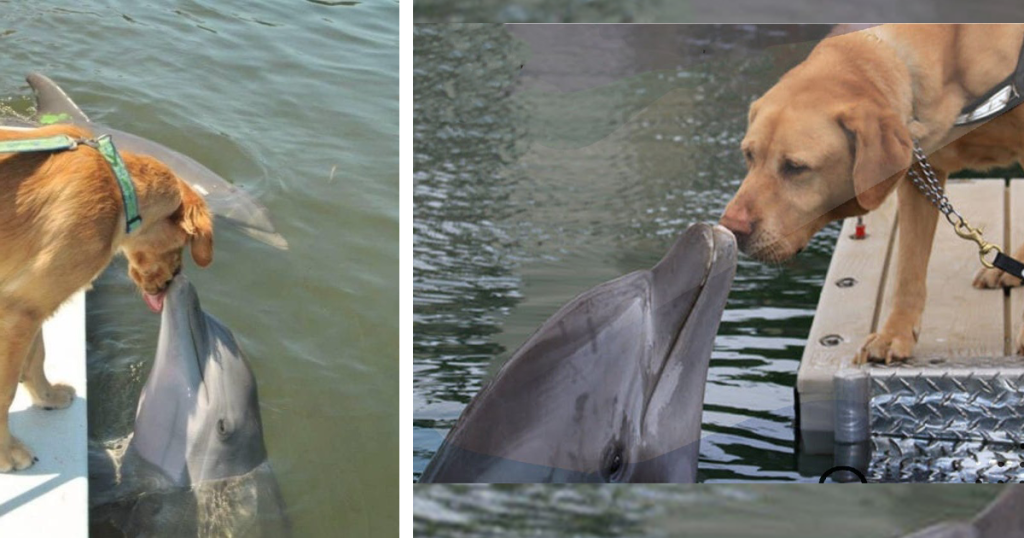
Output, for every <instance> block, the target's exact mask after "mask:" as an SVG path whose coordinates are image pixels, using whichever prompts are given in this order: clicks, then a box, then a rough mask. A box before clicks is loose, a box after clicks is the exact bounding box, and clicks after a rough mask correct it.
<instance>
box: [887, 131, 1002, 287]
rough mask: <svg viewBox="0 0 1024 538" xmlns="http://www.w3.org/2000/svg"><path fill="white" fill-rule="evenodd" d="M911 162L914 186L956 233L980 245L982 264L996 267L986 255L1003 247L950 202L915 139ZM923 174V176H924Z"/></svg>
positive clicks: (909, 171)
mask: <svg viewBox="0 0 1024 538" xmlns="http://www.w3.org/2000/svg"><path fill="white" fill-rule="evenodd" d="M913 164H916V165H917V167H918V168H920V169H921V173H920V174H919V173H918V172H917V170H915V169H914V165H913ZM913 164H911V166H910V170H908V171H907V176H908V177H909V178H910V181H911V182H913V184H914V186H915V187H917V189H918V190H919V191H921V193H922V194H924V195H925V197H926V198H928V201H930V202H931V203H932V205H934V206H935V207H936V208H938V210H939V213H942V214H943V215H945V217H946V220H947V221H949V223H950V224H952V225H953V230H954V231H955V232H956V235H958V236H960V237H961V238H963V239H967V240H970V241H974V242H975V243H976V244H977V245H978V257H979V258H981V264H982V265H984V266H985V267H988V268H989V269H991V268H993V267H995V265H993V263H992V262H991V261H989V260H988V259H986V258H985V256H987V255H989V254H991V253H992V252H995V253H996V256H999V255H1000V254H1002V253H1003V249H1001V248H999V246H998V245H994V244H992V243H989V242H988V241H985V238H984V237H982V231H981V229H979V228H975V227H973V226H971V225H970V224H969V223H968V222H967V221H966V220H965V219H964V217H963V215H961V214H960V213H959V212H957V210H956V209H954V208H953V204H951V203H949V198H947V197H946V192H945V190H944V189H943V188H942V185H941V184H940V183H939V180H938V178H937V177H935V171H934V170H932V165H931V164H929V163H928V159H927V156H926V155H925V153H924V150H923V149H921V144H919V143H918V142H917V140H914V163H913ZM922 176H923V177H922Z"/></svg>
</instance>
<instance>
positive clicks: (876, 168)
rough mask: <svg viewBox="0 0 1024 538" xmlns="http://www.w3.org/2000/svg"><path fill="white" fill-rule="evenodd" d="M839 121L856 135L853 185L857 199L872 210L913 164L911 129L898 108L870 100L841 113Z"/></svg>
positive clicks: (847, 130)
mask: <svg viewBox="0 0 1024 538" xmlns="http://www.w3.org/2000/svg"><path fill="white" fill-rule="evenodd" d="M839 124H840V125H841V126H842V127H843V129H844V130H846V132H847V134H848V135H849V136H851V137H852V138H853V144H852V146H853V189H854V192H856V193H857V203H858V204H859V205H860V206H861V207H862V208H864V209H866V210H868V211H870V210H872V209H875V208H877V207H878V206H880V205H882V202H883V201H884V200H885V197H886V196H887V195H888V194H889V193H890V192H891V191H892V189H893V188H894V187H895V186H896V182H897V181H898V180H899V179H900V177H902V176H903V174H905V173H906V172H907V169H908V168H910V163H911V159H912V157H913V142H912V141H911V139H910V131H909V130H907V126H906V125H904V124H903V122H902V121H900V118H899V117H898V116H897V115H896V114H895V113H894V112H891V111H888V110H885V109H882V108H880V107H876V106H872V105H867V104H861V105H858V106H855V107H853V108H851V109H848V110H846V111H844V112H842V113H840V114H839Z"/></svg>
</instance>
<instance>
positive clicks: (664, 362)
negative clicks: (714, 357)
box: [640, 235, 718, 435]
mask: <svg viewBox="0 0 1024 538" xmlns="http://www.w3.org/2000/svg"><path fill="white" fill-rule="evenodd" d="M710 243H711V244H710V249H711V256H710V257H709V258H708V263H707V265H706V266H705V267H704V275H703V276H702V277H701V280H700V284H699V286H700V291H699V292H698V293H697V296H696V297H694V299H693V303H692V304H691V305H690V308H689V309H688V310H687V311H686V315H685V316H683V320H682V322H681V323H680V324H679V328H678V329H676V332H675V334H674V335H672V342H671V343H670V344H669V345H668V346H666V348H665V354H664V355H662V356H661V361H660V366H659V367H658V373H657V375H656V376H655V380H654V386H653V387H651V390H650V392H649V393H647V394H646V395H644V405H643V411H642V412H641V415H640V433H641V435H646V433H647V432H646V428H647V411H648V410H649V409H650V406H651V399H653V398H654V395H655V394H656V393H657V392H658V385H660V384H661V380H662V379H663V378H664V375H665V368H668V361H669V358H670V357H671V356H672V352H673V351H675V349H676V345H677V344H678V343H679V338H680V337H681V336H682V334H683V331H684V330H685V329H686V324H687V323H688V322H689V321H690V316H691V315H692V314H693V311H694V310H695V309H696V308H697V303H699V302H700V298H701V295H703V294H704V288H705V286H707V283H708V279H709V278H710V277H711V270H712V269H713V268H714V267H715V261H717V257H718V252H717V250H716V249H715V246H716V245H715V237H714V235H712V236H711V239H710Z"/></svg>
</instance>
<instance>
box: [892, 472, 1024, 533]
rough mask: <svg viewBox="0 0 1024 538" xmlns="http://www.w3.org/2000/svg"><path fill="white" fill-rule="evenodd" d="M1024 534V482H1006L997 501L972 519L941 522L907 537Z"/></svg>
mask: <svg viewBox="0 0 1024 538" xmlns="http://www.w3.org/2000/svg"><path fill="white" fill-rule="evenodd" d="M1012 536H1024V486H1021V485H1019V484H1015V485H1011V486H1006V489H1005V490H1004V491H1003V493H1002V494H1001V495H999V497H997V498H996V500H995V501H993V502H992V504H990V505H989V506H988V507H986V508H985V509H984V510H983V511H982V512H981V513H980V514H978V516H977V517H975V518H974V519H973V520H972V521H969V522H955V523H940V524H938V525H933V526H931V527H928V528H926V529H923V530H920V531H917V532H915V533H913V534H910V535H907V536H906V537H905V538H1009V537H1012Z"/></svg>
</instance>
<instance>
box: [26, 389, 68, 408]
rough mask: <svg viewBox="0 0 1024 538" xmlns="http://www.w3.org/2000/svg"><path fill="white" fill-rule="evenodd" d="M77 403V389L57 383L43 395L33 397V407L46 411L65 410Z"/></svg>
mask: <svg viewBox="0 0 1024 538" xmlns="http://www.w3.org/2000/svg"><path fill="white" fill-rule="evenodd" d="M73 401H75V387H72V386H71V385H65V384H64V383H57V384H56V385H50V388H49V390H47V391H45V392H43V393H42V394H33V395H32V405H34V406H36V407H42V408H43V409H46V410H52V409H64V408H65V407H67V406H69V405H71V402H73Z"/></svg>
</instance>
